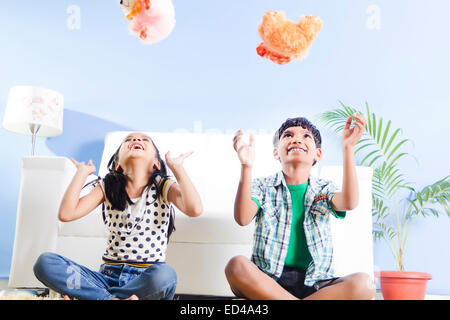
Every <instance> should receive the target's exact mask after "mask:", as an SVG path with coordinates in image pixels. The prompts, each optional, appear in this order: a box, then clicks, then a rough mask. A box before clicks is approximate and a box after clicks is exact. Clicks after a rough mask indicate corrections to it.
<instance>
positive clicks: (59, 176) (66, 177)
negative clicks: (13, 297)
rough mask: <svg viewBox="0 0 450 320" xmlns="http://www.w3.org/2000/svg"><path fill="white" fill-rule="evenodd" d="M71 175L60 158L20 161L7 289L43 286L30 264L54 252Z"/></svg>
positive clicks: (69, 165) (72, 169)
mask: <svg viewBox="0 0 450 320" xmlns="http://www.w3.org/2000/svg"><path fill="white" fill-rule="evenodd" d="M74 174H75V166H74V165H73V164H72V162H71V161H70V160H69V159H67V158H64V157H23V158H22V177H21V183H20V191H19V200H18V205H17V217H16V232H15V239H14V249H13V256H12V261H11V270H10V276H9V287H12V288H18V287H21V288H36V287H43V285H42V284H41V283H40V282H39V281H38V280H37V279H36V278H35V276H34V273H33V265H34V263H35V262H36V260H37V258H38V257H39V255H40V254H41V253H43V252H46V251H53V252H54V251H55V250H56V239H57V234H58V219H57V215H58V209H59V205H60V203H61V199H62V197H63V195H64V192H65V190H66V188H67V186H68V184H69V183H70V181H71V180H72V177H73V175H74Z"/></svg>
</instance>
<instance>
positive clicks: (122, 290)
mask: <svg viewBox="0 0 450 320" xmlns="http://www.w3.org/2000/svg"><path fill="white" fill-rule="evenodd" d="M33 270H34V274H35V275H36V278H37V279H38V280H39V281H41V282H42V283H43V284H44V285H46V286H47V287H48V288H50V289H52V290H54V291H56V292H59V293H61V294H63V295H68V296H70V297H74V298H78V299H86V300H110V299H116V298H119V299H127V298H129V297H131V296H133V295H136V296H137V297H138V298H139V299H164V300H170V299H173V297H174V295H175V288H176V285H177V276H176V273H175V271H174V270H173V268H172V267H170V266H169V265H167V264H165V263H158V264H153V265H151V266H149V267H142V268H141V267H132V266H129V265H109V264H102V265H101V267H100V271H99V272H96V271H92V270H90V269H88V268H86V267H84V266H82V265H79V264H77V263H75V262H74V261H72V260H70V259H67V258H65V257H63V256H60V255H58V254H55V253H49V252H47V253H43V254H41V255H40V256H39V258H38V260H37V261H36V263H35V265H34V268H33Z"/></svg>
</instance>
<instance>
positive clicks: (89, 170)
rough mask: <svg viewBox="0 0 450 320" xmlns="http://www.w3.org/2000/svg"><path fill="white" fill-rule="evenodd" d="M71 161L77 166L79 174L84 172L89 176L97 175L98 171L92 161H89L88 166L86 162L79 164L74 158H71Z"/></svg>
mask: <svg viewBox="0 0 450 320" xmlns="http://www.w3.org/2000/svg"><path fill="white" fill-rule="evenodd" d="M70 160H71V161H72V163H73V164H74V165H75V167H76V168H77V170H78V171H79V172H83V173H85V174H86V175H88V176H89V175H91V174H93V173H95V170H96V169H95V166H94V163H93V162H92V160H89V162H88V164H86V163H85V162H84V161H82V162H78V161H76V160H75V159H74V158H70Z"/></svg>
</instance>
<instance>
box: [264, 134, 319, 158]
mask: <svg viewBox="0 0 450 320" xmlns="http://www.w3.org/2000/svg"><path fill="white" fill-rule="evenodd" d="M273 153H274V157H275V159H276V160H279V161H280V162H281V163H282V164H289V163H292V164H299V163H301V164H305V165H310V166H311V167H312V166H313V163H314V161H319V160H320V159H321V158H322V149H320V148H317V147H316V142H315V141H314V137H313V134H312V133H311V131H309V130H308V129H305V128H303V127H289V128H287V129H286V130H284V131H283V133H282V134H281V136H280V141H279V143H278V147H276V148H274V151H273Z"/></svg>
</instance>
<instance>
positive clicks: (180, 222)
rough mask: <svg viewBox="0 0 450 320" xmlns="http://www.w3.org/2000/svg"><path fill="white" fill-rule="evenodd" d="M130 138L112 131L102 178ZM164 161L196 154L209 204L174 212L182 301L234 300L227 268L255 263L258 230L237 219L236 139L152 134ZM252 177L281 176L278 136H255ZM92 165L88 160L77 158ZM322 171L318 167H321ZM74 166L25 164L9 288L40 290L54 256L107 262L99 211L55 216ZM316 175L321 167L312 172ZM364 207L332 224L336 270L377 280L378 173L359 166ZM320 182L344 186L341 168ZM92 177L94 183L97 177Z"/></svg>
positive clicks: (44, 161) (29, 160)
mask: <svg viewBox="0 0 450 320" xmlns="http://www.w3.org/2000/svg"><path fill="white" fill-rule="evenodd" d="M127 134H128V132H112V133H109V134H108V135H107V136H106V137H105V148H104V152H103V156H102V160H101V164H100V168H98V173H99V175H100V176H102V177H103V176H104V175H105V174H106V173H107V170H106V165H107V162H108V160H109V158H110V157H111V155H112V154H113V153H114V152H115V151H116V149H117V148H118V147H119V145H120V143H121V141H122V139H123V138H124V137H125V136H126V135H127ZM148 134H149V136H150V137H152V139H153V141H154V142H155V144H156V146H157V147H158V148H159V150H160V153H161V156H162V157H164V154H165V153H166V151H167V150H168V147H170V150H171V152H172V155H177V154H179V153H182V152H187V151H194V154H193V155H192V156H190V157H189V158H187V159H186V160H185V168H186V170H187V172H188V173H189V175H190V177H191V178H192V180H193V182H194V184H195V186H196V187H197V189H198V191H199V193H200V196H201V198H202V201H203V206H204V213H203V214H202V215H201V216H200V217H197V218H189V217H187V216H185V215H184V214H182V213H180V212H178V211H177V212H176V218H175V226H176V231H175V232H174V233H173V234H172V237H171V239H170V242H169V246H168V251H167V263H169V264H170V265H171V266H173V267H174V268H175V270H176V272H177V275H178V286H177V294H192V295H212V296H232V292H231V290H230V289H229V286H228V283H227V281H226V278H225V274H224V268H225V265H226V263H227V262H228V261H229V259H231V258H232V257H233V256H235V255H245V256H248V257H249V256H250V254H251V245H252V235H253V228H254V225H253V223H252V224H250V225H249V226H246V227H240V226H238V225H237V223H236V222H235V221H234V219H233V203H234V196H235V193H236V190H237V184H238V181H239V174H240V164H239V160H238V159H237V157H236V154H235V152H234V150H233V148H232V136H231V135H223V134H220V135H219V134H198V133H148ZM256 150H257V151H256V161H255V166H254V176H255V177H257V176H266V175H270V174H273V173H274V172H276V171H278V170H279V169H280V165H279V163H277V162H276V161H275V160H274V159H273V158H272V137H271V136H270V135H257V136H256ZM77 160H79V161H87V160H89V159H77ZM316 167H317V166H316ZM74 173H75V167H74V165H73V164H72V163H71V162H70V160H69V159H67V158H64V157H24V158H23V168H22V181H21V189H20V196H19V203H18V210H17V224H16V234H15V241H14V250H13V258H12V264H11V272H10V278H9V287H11V288H40V287H43V285H42V284H41V283H40V282H39V281H38V280H37V279H36V278H35V277H34V274H33V271H32V267H33V265H34V262H35V261H36V259H37V257H38V256H39V255H40V254H41V253H42V252H45V251H52V252H56V253H59V254H62V255H64V256H67V257H68V258H70V259H73V260H75V261H77V262H78V263H81V264H83V265H85V266H87V267H90V268H92V269H94V270H98V268H99V265H100V264H101V263H102V261H101V256H102V254H103V252H104V248H105V245H106V240H105V237H106V230H105V228H104V224H103V222H102V215H101V206H99V207H98V208H97V209H95V210H94V211H93V212H91V213H90V214H89V215H87V216H86V217H84V218H82V219H80V220H78V221H74V222H70V223H62V222H59V221H58V220H57V212H58V207H59V203H60V201H61V198H62V196H63V194H64V192H65V189H66V187H67V185H68V184H69V182H70V181H71V179H72V177H73V175H74ZM313 174H315V175H316V176H317V168H314V173H313ZM357 174H358V181H359V189H360V202H359V205H358V207H357V208H356V209H355V210H353V211H350V212H348V213H347V217H346V218H345V219H343V220H338V219H335V218H333V219H332V226H331V228H332V236H333V240H334V267H335V270H336V273H337V275H339V276H343V275H346V274H349V273H353V272H366V273H368V274H369V275H371V276H373V250H372V217H371V178H372V169H370V168H366V167H357ZM320 177H322V178H326V179H330V180H332V181H334V182H335V183H336V184H337V185H338V186H340V185H341V180H342V167H340V166H337V167H323V168H322V169H321V174H320ZM91 178H93V177H91Z"/></svg>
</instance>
